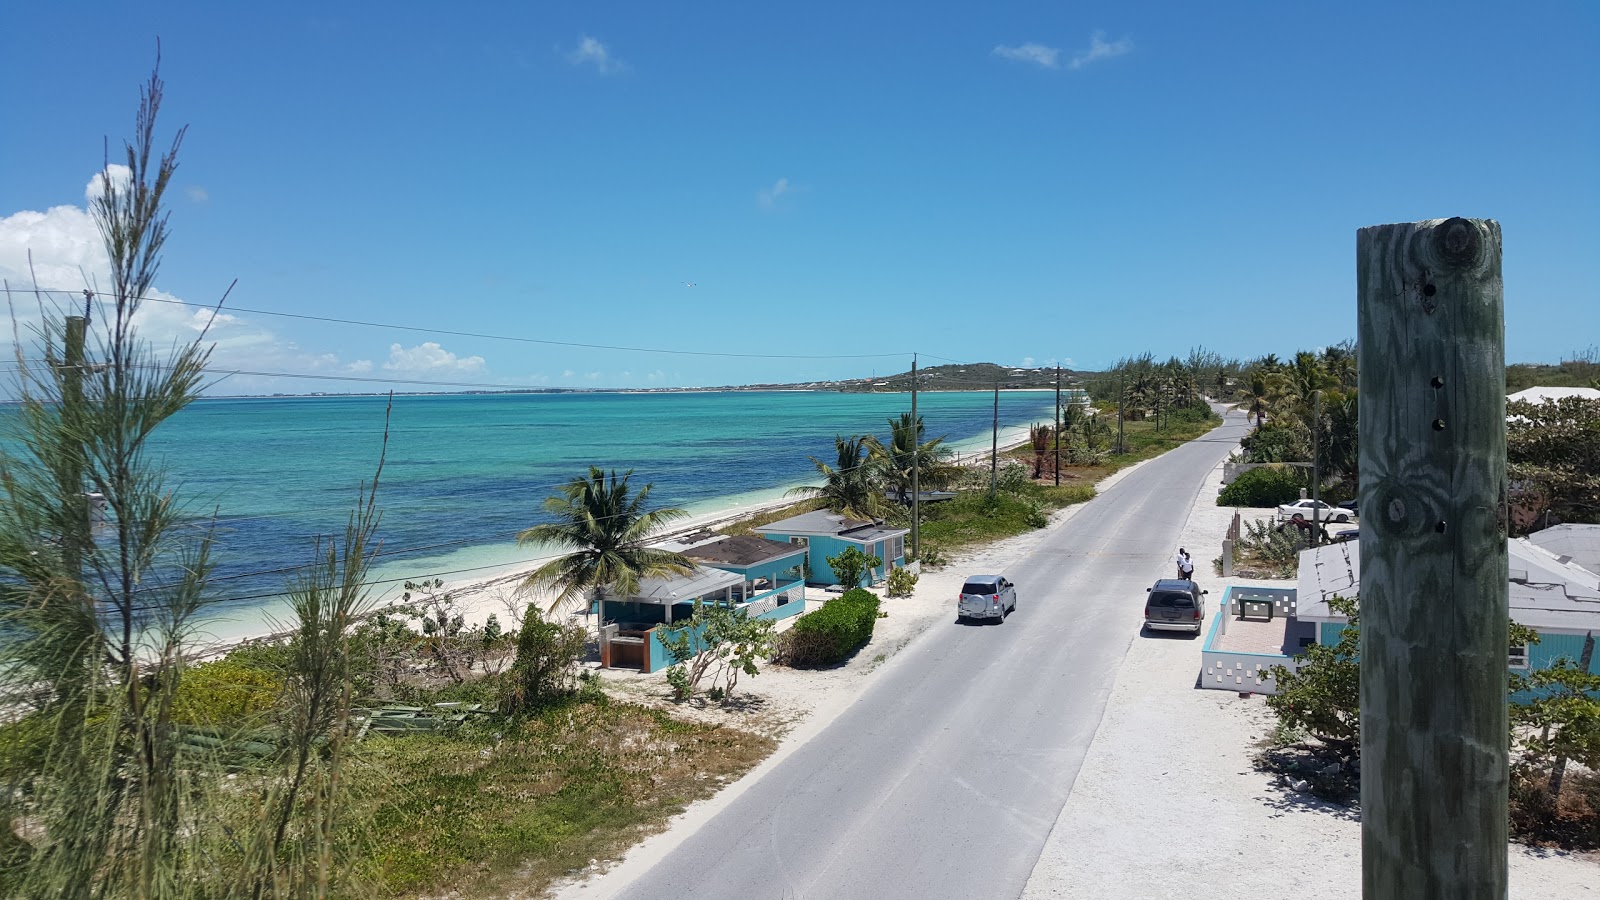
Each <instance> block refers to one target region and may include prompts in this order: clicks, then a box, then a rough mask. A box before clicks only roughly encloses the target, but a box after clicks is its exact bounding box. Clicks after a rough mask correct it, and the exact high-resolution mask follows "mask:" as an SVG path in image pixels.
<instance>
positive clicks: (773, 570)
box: [600, 532, 806, 673]
mask: <svg viewBox="0 0 1600 900" xmlns="http://www.w3.org/2000/svg"><path fill="white" fill-rule="evenodd" d="M661 549H663V550H671V551H673V552H675V553H682V554H683V555H684V556H687V557H689V559H691V560H693V561H694V564H695V566H694V569H693V570H692V571H690V572H689V574H687V575H673V576H671V577H668V578H646V579H644V580H643V581H641V582H640V584H639V590H638V591H636V592H635V593H634V594H633V595H632V596H629V597H617V598H614V599H610V598H608V599H607V600H606V619H607V621H608V622H609V623H613V626H614V629H615V630H614V632H613V633H611V634H609V636H608V639H607V640H604V641H602V642H601V646H600V664H601V665H602V666H605V667H607V668H611V667H627V668H634V667H637V668H638V669H639V670H640V671H642V672H647V673H648V672H654V671H657V670H659V669H664V668H666V667H667V666H669V665H671V664H672V657H671V655H670V654H669V653H668V652H667V647H666V644H665V643H664V641H663V638H664V634H665V629H666V628H667V627H669V626H671V625H672V624H673V623H674V622H682V621H684V620H686V619H688V618H689V617H690V616H691V615H692V614H693V613H694V605H695V603H696V602H700V603H706V604H717V605H721V606H731V607H733V608H734V609H735V610H736V611H738V612H740V613H743V614H744V615H747V616H754V617H757V618H762V619H782V618H786V617H788V616H793V615H798V614H799V613H800V612H801V611H803V610H804V608H805V590H806V586H805V579H804V577H803V575H802V574H801V573H802V563H803V560H804V557H805V550H804V548H800V547H795V546H793V545H791V544H787V543H781V542H778V541H769V540H765V539H763V538H759V537H755V536H754V535H740V536H735V537H730V536H728V535H722V534H712V533H710V532H699V533H696V534H692V535H688V536H687V537H684V538H680V539H678V540H674V541H671V542H668V543H665V544H663V545H661ZM697 637H698V636H697Z"/></svg>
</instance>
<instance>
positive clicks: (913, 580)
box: [884, 568, 918, 597]
mask: <svg viewBox="0 0 1600 900" xmlns="http://www.w3.org/2000/svg"><path fill="white" fill-rule="evenodd" d="M917 578H918V576H917V574H916V573H915V572H912V571H911V570H910V569H903V568H902V569H890V570H889V585H888V587H887V589H886V590H885V591H884V593H885V595H886V596H889V597H909V596H911V593H912V592H913V591H915V590H916V589H917Z"/></svg>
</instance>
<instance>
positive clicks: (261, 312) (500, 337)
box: [0, 287, 911, 380]
mask: <svg viewBox="0 0 1600 900" xmlns="http://www.w3.org/2000/svg"><path fill="white" fill-rule="evenodd" d="M0 290H3V291H4V292H5V293H7V294H30V293H36V294H67V295H71V296H74V297H79V296H82V295H83V291H81V290H66V289H63V288H11V287H6V288H0ZM129 299H132V300H139V301H145V300H149V301H152V302H155V303H171V304H176V305H179V306H190V307H194V308H196V309H208V310H215V309H218V307H217V306H216V305H215V304H211V303H192V302H190V301H188V300H178V299H176V298H172V297H133V298H129ZM227 309H228V310H229V311H231V312H242V313H249V314H251V315H257V316H278V317H281V318H285V319H301V320H304V321H308V322H328V323H332V324H335V325H359V326H363V327H366V328H386V329H389V330H392V331H411V332H416V333H419V334H442V335H448V336H450V337H468V338H480V339H483V340H491V341H509V342H512V343H518V344H540V345H543V346H550V347H575V348H578V349H581V350H620V351H623V352H626V353H664V354H672V355H677V356H720V357H730V358H734V359H888V358H891V357H899V356H906V357H909V356H910V355H911V353H910V352H909V351H908V352H905V353H854V354H851V353H829V354H799V353H729V352H726V351H719V350H673V349H668V348H665V347H626V346H620V345H612V344H589V343H583V342H580V341H562V340H555V339H551V338H531V337H519V336H516V335H508V334H486V333H484V332H481V331H456V330H452V329H448V328H424V327H421V326H417V325H394V324H390V323H387V322H370V321H366V320H363V319H344V318H339V317H337V316H314V315H310V314H308V313H289V312H277V311H274V310H268V309H252V308H250V307H245V306H230V307H227ZM243 374H257V373H243ZM364 380H375V379H364Z"/></svg>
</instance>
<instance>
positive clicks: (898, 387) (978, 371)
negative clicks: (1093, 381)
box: [832, 363, 1085, 393]
mask: <svg viewBox="0 0 1600 900" xmlns="http://www.w3.org/2000/svg"><path fill="white" fill-rule="evenodd" d="M1084 374H1085V373H1083V372H1078V371H1075V370H1072V369H1067V368H1063V369H1062V370H1061V388H1062V390H1066V389H1067V388H1074V387H1082V386H1083V375H1084ZM917 382H918V387H919V389H921V390H924V391H988V390H993V389H994V386H995V385H996V384H999V385H1000V388H1001V389H1002V390H1006V389H1014V388H1054V387H1055V386H1056V370H1055V369H1054V368H1043V367H1040V368H1029V369H1024V368H1014V367H1011V366H997V365H995V364H994V363H967V364H965V365H948V366H928V367H926V368H918V369H917ZM832 387H833V389H834V390H838V391H845V392H847V393H866V392H874V391H909V390H911V373H910V372H899V373H897V374H894V375H880V376H878V377H877V378H856V379H851V380H848V381H839V382H834V383H833V385H832Z"/></svg>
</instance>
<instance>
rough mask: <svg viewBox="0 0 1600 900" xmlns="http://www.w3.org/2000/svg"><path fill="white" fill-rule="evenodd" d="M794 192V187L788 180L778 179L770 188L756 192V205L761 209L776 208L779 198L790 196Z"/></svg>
mask: <svg viewBox="0 0 1600 900" xmlns="http://www.w3.org/2000/svg"><path fill="white" fill-rule="evenodd" d="M795 190H796V188H795V186H794V185H792V184H790V183H789V179H787V178H779V179H778V180H777V181H774V182H773V183H772V187H765V188H762V189H761V190H759V191H756V203H757V204H758V205H759V206H760V207H761V208H762V209H772V208H773V207H775V206H777V204H778V200H779V199H780V198H781V197H783V196H784V195H785V194H792V193H794V192H795Z"/></svg>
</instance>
